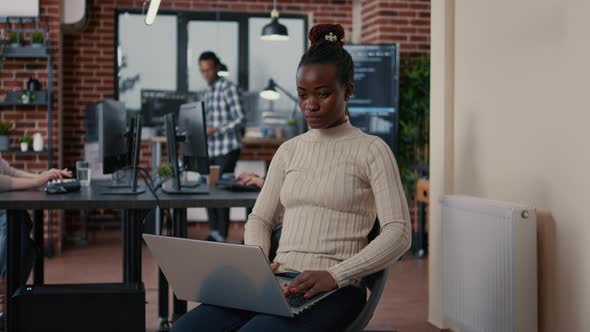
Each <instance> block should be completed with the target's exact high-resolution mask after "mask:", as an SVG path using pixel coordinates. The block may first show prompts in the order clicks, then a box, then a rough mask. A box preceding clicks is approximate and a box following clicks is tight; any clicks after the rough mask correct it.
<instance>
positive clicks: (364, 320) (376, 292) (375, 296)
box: [269, 220, 388, 332]
mask: <svg viewBox="0 0 590 332" xmlns="http://www.w3.org/2000/svg"><path fill="white" fill-rule="evenodd" d="M282 227H283V226H282V225H279V226H277V227H276V228H275V229H274V230H273V232H272V234H271V238H270V252H269V258H270V261H271V262H272V261H273V259H274V258H275V256H276V254H277V249H278V247H279V241H280V239H281V230H282ZM380 230H381V226H380V225H379V220H376V221H375V224H374V225H373V228H372V229H371V231H370V232H369V235H368V239H369V242H371V241H373V239H375V238H376V237H377V235H379V232H380ZM387 273H388V269H387V268H385V269H384V270H381V271H378V272H375V273H373V274H371V275H368V276H366V277H364V278H363V283H364V284H365V286H366V287H367V289H368V290H369V292H370V295H369V298H368V299H367V303H365V306H364V307H363V310H361V312H360V313H359V315H358V316H357V317H356V319H355V320H354V321H353V322H352V323H351V324H350V325H349V326H348V327H347V328H346V331H345V332H358V331H362V330H363V329H364V328H365V327H366V326H367V324H369V321H370V320H371V318H372V317H373V313H374V312H375V308H377V304H379V300H380V299H381V294H383V289H385V282H386V281H387Z"/></svg>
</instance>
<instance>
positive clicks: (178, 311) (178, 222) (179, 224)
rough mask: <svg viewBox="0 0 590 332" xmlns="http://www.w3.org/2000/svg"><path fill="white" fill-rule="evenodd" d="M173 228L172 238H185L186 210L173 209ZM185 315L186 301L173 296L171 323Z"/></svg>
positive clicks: (186, 231)
mask: <svg viewBox="0 0 590 332" xmlns="http://www.w3.org/2000/svg"><path fill="white" fill-rule="evenodd" d="M173 218H174V222H173V224H174V226H173V231H172V232H173V234H172V236H174V237H181V238H186V237H187V235H188V234H187V233H188V230H187V221H186V209H174V217H173ZM184 313H186V301H183V300H179V299H178V298H176V295H174V302H173V312H172V321H176V319H178V318H179V317H180V316H182V315H183V314H184Z"/></svg>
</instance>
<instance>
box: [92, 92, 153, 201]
mask: <svg viewBox="0 0 590 332" xmlns="http://www.w3.org/2000/svg"><path fill="white" fill-rule="evenodd" d="M127 124H128V121H127V111H126V109H125V105H124V104H123V103H121V102H118V101H115V100H104V101H102V102H100V103H99V105H98V126H99V150H100V155H101V160H102V163H103V173H104V174H111V173H114V172H116V171H119V170H125V169H130V170H131V179H130V181H129V182H128V183H124V184H123V185H114V186H111V187H117V188H120V190H115V191H105V192H102V194H120V195H127V194H140V193H142V192H144V191H145V190H143V189H138V186H137V165H138V164H139V152H140V149H141V126H142V123H141V117H140V115H139V114H137V115H136V116H134V117H131V121H130V125H129V128H128V125H127Z"/></svg>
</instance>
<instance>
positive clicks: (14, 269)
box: [4, 210, 22, 332]
mask: <svg viewBox="0 0 590 332" xmlns="http://www.w3.org/2000/svg"><path fill="white" fill-rule="evenodd" d="M17 214H18V211H15V210H7V211H6V222H7V223H6V228H7V242H8V243H7V245H6V247H7V248H6V249H7V252H6V255H7V260H8V262H7V264H6V265H7V267H6V270H7V271H6V308H5V309H4V310H5V313H6V331H7V332H12V331H16V326H15V323H16V319H17V318H18V316H19V315H18V313H17V308H16V306H15V305H14V304H15V301H14V299H13V297H12V294H14V292H15V291H16V290H17V289H18V288H19V287H21V286H22V284H21V279H22V277H21V261H20V257H21V252H20V249H21V233H22V223H21V220H19V218H17Z"/></svg>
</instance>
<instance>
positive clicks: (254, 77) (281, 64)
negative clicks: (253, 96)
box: [248, 17, 307, 111]
mask: <svg viewBox="0 0 590 332" xmlns="http://www.w3.org/2000/svg"><path fill="white" fill-rule="evenodd" d="M268 22H269V19H268V18H262V17H251V18H250V19H249V20H248V30H249V36H248V37H249V38H248V50H249V51H250V54H249V58H248V66H249V68H250V75H249V87H250V91H261V90H263V89H264V88H265V87H266V84H267V83H268V80H269V78H272V79H274V80H275V82H276V83H277V84H279V85H280V86H282V87H283V88H285V89H286V90H287V91H289V92H291V94H292V95H294V96H296V95H297V85H296V82H295V75H296V74H297V65H298V64H299V60H300V59H301V56H302V55H303V52H304V51H305V38H306V36H307V33H306V31H305V22H304V20H302V19H289V18H282V17H281V24H284V25H285V26H286V27H287V29H288V30H289V40H287V41H265V40H261V39H260V32H261V31H262V27H264V25H266V24H268ZM267 103H269V102H268V101H262V100H261V106H264V105H265V104H267ZM273 103H274V109H275V110H277V111H292V110H293V109H294V108H295V107H296V106H295V102H294V101H293V100H291V99H289V98H288V97H287V96H285V95H284V94H282V93H281V97H280V98H279V99H278V100H276V101H274V102H273Z"/></svg>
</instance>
